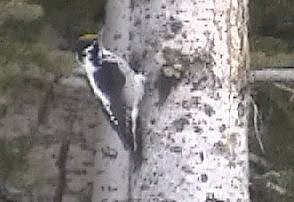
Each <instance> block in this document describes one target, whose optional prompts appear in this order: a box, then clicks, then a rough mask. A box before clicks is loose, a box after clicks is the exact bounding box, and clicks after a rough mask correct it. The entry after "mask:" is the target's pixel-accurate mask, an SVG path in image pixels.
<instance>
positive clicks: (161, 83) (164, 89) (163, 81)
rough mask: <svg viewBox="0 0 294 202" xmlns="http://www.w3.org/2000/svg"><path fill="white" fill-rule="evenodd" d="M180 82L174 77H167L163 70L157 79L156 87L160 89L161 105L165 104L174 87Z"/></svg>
mask: <svg viewBox="0 0 294 202" xmlns="http://www.w3.org/2000/svg"><path fill="white" fill-rule="evenodd" d="M179 82H180V80H178V79H175V78H173V77H166V76H165V75H164V73H163V72H162V71H161V73H160V74H159V76H158V78H157V80H156V81H155V87H156V88H157V89H158V93H159V100H158V105H159V106H162V105H163V104H164V102H165V101H166V99H167V97H168V96H169V94H170V93H171V91H172V89H173V88H175V87H176V86H177V85H178V84H179Z"/></svg>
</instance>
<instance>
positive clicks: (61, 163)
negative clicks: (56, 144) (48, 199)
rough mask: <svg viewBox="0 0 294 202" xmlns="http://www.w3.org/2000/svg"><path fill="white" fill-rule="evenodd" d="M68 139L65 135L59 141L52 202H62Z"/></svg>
mask: <svg viewBox="0 0 294 202" xmlns="http://www.w3.org/2000/svg"><path fill="white" fill-rule="evenodd" d="M69 146H70V139H69V138H68V137H65V138H64V139H63V141H62V143H61V147H60V150H59V157H58V160H57V162H56V165H57V167H58V169H59V183H58V185H57V187H56V190H55V194H54V199H53V201H54V202H62V197H63V193H64V190H65V186H66V159H67V155H68V151H69Z"/></svg>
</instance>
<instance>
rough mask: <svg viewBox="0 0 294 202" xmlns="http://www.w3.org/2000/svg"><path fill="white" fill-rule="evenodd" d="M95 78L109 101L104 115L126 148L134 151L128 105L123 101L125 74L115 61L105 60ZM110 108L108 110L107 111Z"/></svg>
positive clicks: (98, 86) (94, 75)
mask: <svg viewBox="0 0 294 202" xmlns="http://www.w3.org/2000/svg"><path fill="white" fill-rule="evenodd" d="M93 77H94V80H95V84H96V86H97V88H99V89H100V91H101V92H102V94H103V95H105V97H106V98H107V99H108V100H109V102H108V103H109V106H105V103H103V101H102V104H103V106H104V110H103V111H104V113H105V114H106V115H107V117H108V119H109V121H110V123H111V126H112V127H113V128H114V129H115V130H116V131H117V133H118V135H119V136H120V138H121V140H122V142H123V144H124V146H125V147H126V148H127V149H133V144H134V143H133V137H132V134H131V129H130V127H129V123H128V122H129V120H128V116H127V114H128V113H127V110H128V109H127V105H126V103H125V101H124V99H123V96H122V92H123V88H124V86H125V83H126V78H125V76H124V74H123V73H122V72H121V71H120V69H119V67H118V64H117V63H116V62H115V61H107V60H103V61H102V64H101V68H97V69H96V70H95V71H94V73H93ZM107 108H108V109H107Z"/></svg>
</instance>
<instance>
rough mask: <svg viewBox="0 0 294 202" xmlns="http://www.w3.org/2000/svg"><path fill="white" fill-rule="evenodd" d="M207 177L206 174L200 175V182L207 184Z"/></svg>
mask: <svg viewBox="0 0 294 202" xmlns="http://www.w3.org/2000/svg"><path fill="white" fill-rule="evenodd" d="M207 180H208V176H207V175H206V174H201V182H207Z"/></svg>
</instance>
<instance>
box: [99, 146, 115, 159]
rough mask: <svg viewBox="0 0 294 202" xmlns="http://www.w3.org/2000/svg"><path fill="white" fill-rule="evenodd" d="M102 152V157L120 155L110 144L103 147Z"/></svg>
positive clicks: (113, 157)
mask: <svg viewBox="0 0 294 202" xmlns="http://www.w3.org/2000/svg"><path fill="white" fill-rule="evenodd" d="M101 152H102V158H109V159H116V158H117V155H118V152H117V151H116V150H115V149H113V148H110V147H109V146H105V147H102V148H101Z"/></svg>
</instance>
